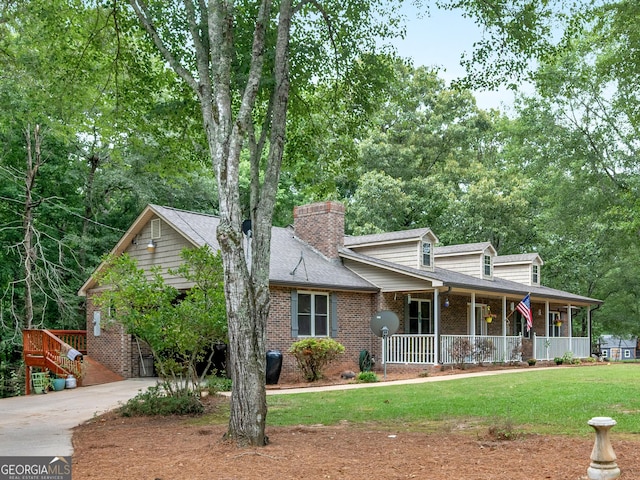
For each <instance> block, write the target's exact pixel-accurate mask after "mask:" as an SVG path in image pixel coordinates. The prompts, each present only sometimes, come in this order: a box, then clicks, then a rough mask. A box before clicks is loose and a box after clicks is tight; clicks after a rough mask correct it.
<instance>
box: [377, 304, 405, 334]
mask: <svg viewBox="0 0 640 480" xmlns="http://www.w3.org/2000/svg"><path fill="white" fill-rule="evenodd" d="M370 325H371V331H372V332H373V333H374V335H377V336H378V337H382V336H383V328H385V327H386V329H387V332H386V335H384V336H389V335H393V334H394V333H396V332H397V331H398V327H400V320H398V316H397V315H396V314H395V313H393V312H391V311H389V310H381V311H380V312H377V313H374V314H373V316H372V317H371V323H370Z"/></svg>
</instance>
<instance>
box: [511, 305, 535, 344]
mask: <svg viewBox="0 0 640 480" xmlns="http://www.w3.org/2000/svg"><path fill="white" fill-rule="evenodd" d="M513 318H514V319H515V321H514V322H513V334H514V335H515V336H518V335H522V336H523V337H524V338H530V337H531V330H529V331H527V319H526V318H524V316H523V315H522V314H521V313H520V312H518V311H517V310H516V311H515V312H514V313H513Z"/></svg>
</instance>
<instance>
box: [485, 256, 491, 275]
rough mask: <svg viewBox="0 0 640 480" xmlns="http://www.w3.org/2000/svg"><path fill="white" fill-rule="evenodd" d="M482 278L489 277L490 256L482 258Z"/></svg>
mask: <svg viewBox="0 0 640 480" xmlns="http://www.w3.org/2000/svg"><path fill="white" fill-rule="evenodd" d="M484 276H485V277H490V276H491V255H485V256H484Z"/></svg>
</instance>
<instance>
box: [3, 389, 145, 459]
mask: <svg viewBox="0 0 640 480" xmlns="http://www.w3.org/2000/svg"><path fill="white" fill-rule="evenodd" d="M156 380H157V379H155V378H134V379H129V380H123V381H120V382H113V383H105V384H103V385H94V386H90V387H79V388H74V389H69V390H62V391H60V392H49V393H47V394H41V395H29V396H28V397H11V398H3V399H0V455H3V456H9V455H19V456H27V455H29V456H30V455H42V456H67V455H71V454H72V453H73V448H72V446H71V429H72V428H73V427H75V426H77V425H80V424H81V423H83V422H85V421H87V420H90V419H91V418H93V417H94V416H95V415H100V414H102V413H104V412H107V411H109V410H112V409H114V408H116V407H118V406H119V404H120V403H121V402H122V403H124V402H126V401H127V400H129V399H130V398H133V397H135V396H136V395H137V394H138V392H139V391H140V390H146V389H147V387H149V386H152V385H155V384H156Z"/></svg>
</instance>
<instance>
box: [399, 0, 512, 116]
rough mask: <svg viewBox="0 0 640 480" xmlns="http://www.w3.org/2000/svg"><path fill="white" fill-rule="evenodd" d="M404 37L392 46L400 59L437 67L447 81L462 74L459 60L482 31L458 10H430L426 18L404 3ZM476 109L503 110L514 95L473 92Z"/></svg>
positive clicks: (417, 64) (507, 92) (505, 91)
mask: <svg viewBox="0 0 640 480" xmlns="http://www.w3.org/2000/svg"><path fill="white" fill-rule="evenodd" d="M403 9H404V13H405V15H406V16H407V35H406V37H405V39H404V40H395V41H393V42H392V43H393V45H395V47H396V48H397V50H398V53H399V54H400V55H401V56H402V57H408V58H412V59H413V64H414V66H416V67H418V66H422V65H424V66H438V67H441V68H442V71H441V72H440V76H441V77H442V78H444V79H445V80H446V81H447V82H450V81H451V80H454V79H455V78H459V77H461V76H463V75H464V73H465V72H464V68H463V67H461V66H460V58H461V56H462V55H463V54H464V53H466V54H467V55H469V56H470V54H471V52H472V51H473V43H474V42H475V41H478V40H480V39H481V38H482V30H481V29H480V27H478V26H477V25H476V24H475V23H474V22H473V21H472V20H471V19H468V18H463V17H462V15H461V14H460V12H459V11H445V10H440V9H437V8H435V7H433V8H431V11H430V15H429V16H423V17H422V18H419V11H418V9H416V8H415V7H413V6H411V5H408V4H405V7H403ZM474 95H475V97H476V100H477V101H478V106H479V107H480V108H483V109H489V108H500V109H501V110H503V111H504V110H505V107H508V106H509V105H510V104H512V103H513V93H511V92H510V91H507V90H500V91H495V92H486V91H484V92H483V91H476V92H474Z"/></svg>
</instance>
